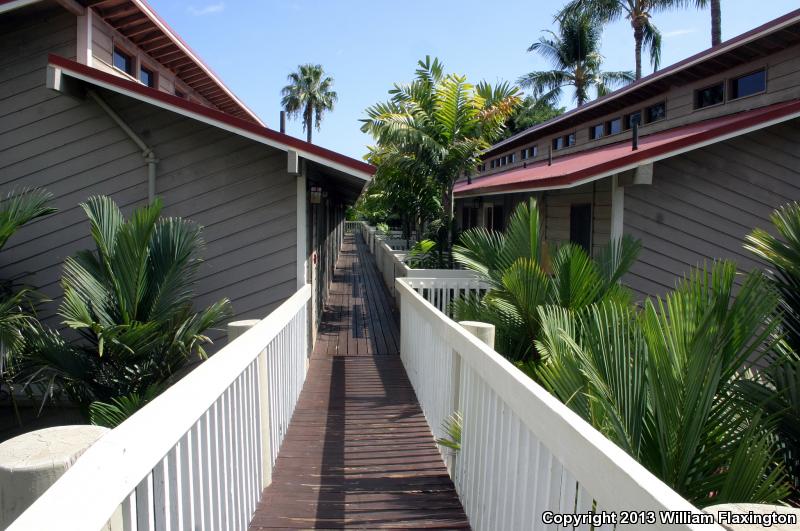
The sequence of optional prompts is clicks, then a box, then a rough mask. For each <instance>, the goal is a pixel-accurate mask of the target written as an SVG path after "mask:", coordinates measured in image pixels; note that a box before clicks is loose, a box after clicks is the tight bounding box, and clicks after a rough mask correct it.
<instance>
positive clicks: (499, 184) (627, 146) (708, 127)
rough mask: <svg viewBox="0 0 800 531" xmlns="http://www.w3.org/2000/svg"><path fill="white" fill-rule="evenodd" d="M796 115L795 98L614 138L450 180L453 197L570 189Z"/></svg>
mask: <svg viewBox="0 0 800 531" xmlns="http://www.w3.org/2000/svg"><path fill="white" fill-rule="evenodd" d="M796 118H800V100H797V99H796V100H791V101H787V102H783V103H776V104H773V105H769V106H767V107H761V108H759V109H754V110H750V111H745V112H741V113H737V114H732V115H728V116H723V117H720V118H714V119H711V120H705V121H702V122H697V123H693V124H689V125H684V126H680V127H674V128H672V129H668V130H666V131H660V132H658V133H653V134H651V135H647V136H643V137H641V138H640V139H639V147H638V149H636V150H634V149H633V148H632V145H631V142H630V141H624V142H617V143H614V144H609V145H606V146H601V147H598V148H594V149H589V150H585V151H581V152H578V153H574V154H571V155H565V156H563V157H558V158H556V159H553V163H552V165H550V164H548V161H546V160H544V161H540V162H537V163H535V164H530V165H527V166H524V167H522V168H515V169H512V170H508V171H505V172H501V173H496V174H493V175H487V176H485V177H480V178H477V179H473V180H472V183H471V184H470V183H467V182H466V181H461V182H459V183H458V184H456V187H455V194H456V197H459V198H465V197H473V196H481V195H496V194H505V193H512V192H530V191H540V190H554V189H563V188H573V187H575V186H580V185H582V184H585V183H588V182H592V181H596V180H598V179H602V178H604V177H609V176H611V175H615V174H619V173H623V172H626V171H629V170H633V169H636V168H638V167H640V166H645V165H648V164H653V163H654V162H658V161H659V160H664V159H667V158H670V157H674V156H676V155H680V154H682V153H686V152H689V151H693V150H695V149H700V148H702V147H705V146H708V145H711V144H715V143H718V142H723V141H725V140H728V139H731V138H734V137H737V136H741V135H744V134H747V133H751V132H753V131H757V130H759V129H764V128H766V127H770V126H772V125H776V124H779V123H782V122H786V121H788V120H793V119H796Z"/></svg>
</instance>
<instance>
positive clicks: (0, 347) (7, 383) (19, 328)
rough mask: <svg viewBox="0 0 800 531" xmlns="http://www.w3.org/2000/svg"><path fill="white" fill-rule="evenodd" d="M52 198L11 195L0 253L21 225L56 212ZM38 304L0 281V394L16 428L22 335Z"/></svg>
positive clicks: (2, 214)
mask: <svg viewBox="0 0 800 531" xmlns="http://www.w3.org/2000/svg"><path fill="white" fill-rule="evenodd" d="M51 199H52V196H51V195H50V194H49V193H48V192H46V191H44V190H41V189H31V190H23V191H21V192H11V193H9V194H8V195H7V196H6V198H5V199H4V200H3V203H2V205H1V206H2V210H0V251H1V250H2V249H3V248H4V247H5V245H6V243H7V242H8V240H9V238H11V237H12V236H13V235H14V234H15V233H16V232H17V231H18V230H19V229H20V227H22V226H23V225H25V224H27V223H29V222H31V221H33V220H34V219H37V218H40V217H43V216H47V215H49V214H52V213H54V212H55V211H56V209H54V208H51V207H49V206H47V204H48V203H49V202H50V200H51ZM40 300H41V297H39V296H38V295H37V294H36V293H35V292H34V291H33V290H32V289H31V288H30V287H28V286H19V285H16V284H15V283H14V282H13V281H12V280H11V279H4V280H2V281H0V390H4V391H7V392H8V395H9V397H10V399H11V402H12V405H13V408H14V414H15V416H16V420H17V423H18V424H22V420H21V418H20V416H19V410H18V408H17V403H16V399H15V396H14V395H15V387H14V378H15V376H16V375H17V374H16V373H17V371H18V369H19V367H18V364H19V359H18V358H19V354H20V351H21V350H22V348H23V346H24V340H25V331H26V330H27V329H29V328H31V327H32V326H33V325H34V324H35V314H34V310H35V307H36V304H37V302H39V301H40Z"/></svg>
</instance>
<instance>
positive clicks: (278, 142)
mask: <svg viewBox="0 0 800 531" xmlns="http://www.w3.org/2000/svg"><path fill="white" fill-rule="evenodd" d="M48 62H49V65H48V73H47V76H48V86H49V87H50V88H53V89H56V90H62V87H63V81H62V79H63V77H64V76H66V77H68V78H71V79H74V80H78V81H81V82H84V83H88V84H91V85H94V86H96V87H100V88H103V89H106V90H109V91H112V92H116V93H118V94H122V95H124V96H128V97H130V98H133V99H135V100H139V101H142V102H144V103H148V104H150V105H153V106H156V107H160V108H162V109H166V110H168V111H171V112H174V113H177V114H180V115H182V116H186V117H187V118H191V119H194V120H197V121H199V122H202V123H205V124H208V125H211V126H213V127H218V128H220V129H224V130H225V131H228V132H230V133H233V134H236V135H239V136H243V137H245V138H249V139H250V140H254V141H256V142H259V143H261V144H265V145H267V146H270V147H273V148H276V149H280V150H282V151H286V152H289V151H295V152H297V154H298V155H299V156H300V157H303V158H304V159H307V160H309V161H312V162H314V163H317V164H319V165H320V166H323V167H326V168H331V169H332V170H335V171H337V172H341V173H343V174H347V175H350V176H352V177H355V178H357V179H360V180H361V181H362V182H363V183H366V182H367V181H368V180H369V179H371V178H372V175H373V174H374V173H375V167H374V166H372V165H370V164H367V163H366V162H362V161H360V160H356V159H353V158H351V157H348V156H346V155H342V154H341V153H336V152H335V151H331V150H329V149H325V148H323V147H320V146H316V145H314V144H310V143H308V142H305V141H303V140H300V139H298V138H295V137H292V136H289V135H286V134H283V133H279V132H277V131H273V130H272V129H267V128H266V127H262V126H260V125H257V124H255V123H253V122H251V121H248V120H244V119H241V118H236V117H234V116H231V115H230V114H227V113H224V112H222V111H218V110H216V109H211V108H209V107H205V106H203V105H199V104H197V103H192V102H189V101H186V100H184V99H183V98H178V97H176V96H172V95H171V94H167V93H165V92H161V91H159V90H156V89H152V88H149V87H146V86H144V85H142V84H141V83H134V82H133V81H128V80H127V79H123V78H121V77H117V76H114V75H112V74H108V73H106V72H102V71H100V70H97V69H95V68H92V67H89V66H86V65H83V64H80V63H76V62H75V61H72V60H70V59H65V58H63V57H60V56H57V55H52V54H51V55H50V56H49V60H48Z"/></svg>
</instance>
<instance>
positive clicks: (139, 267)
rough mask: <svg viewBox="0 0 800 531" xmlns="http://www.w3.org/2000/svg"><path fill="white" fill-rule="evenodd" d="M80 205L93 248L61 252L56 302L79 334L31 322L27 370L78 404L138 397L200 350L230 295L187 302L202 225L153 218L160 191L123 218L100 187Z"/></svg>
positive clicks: (226, 311) (135, 401) (162, 384)
mask: <svg viewBox="0 0 800 531" xmlns="http://www.w3.org/2000/svg"><path fill="white" fill-rule="evenodd" d="M81 207H82V208H83V210H84V211H85V212H86V215H87V217H88V218H89V224H90V227H91V234H92V238H93V240H94V244H95V249H94V250H93V251H92V250H84V251H80V252H79V253H77V254H76V255H75V256H74V257H68V258H67V259H66V260H65V262H64V274H63V277H62V280H61V284H62V287H63V288H64V298H63V301H62V303H61V305H60V307H59V311H58V313H59V316H60V317H61V318H62V320H63V323H64V325H66V326H67V327H69V328H71V329H72V330H73V332H74V334H75V335H77V336H78V337H79V339H78V340H76V341H68V340H66V339H65V338H64V337H62V336H61V335H60V334H59V333H57V332H55V331H51V330H46V329H44V328H39V329H38V330H36V332H35V333H32V334H30V337H29V338H27V341H28V345H27V354H26V358H27V359H26V360H25V361H26V366H27V370H28V372H29V373H31V375H32V377H36V378H38V379H39V380H44V382H45V385H47V387H48V388H51V389H52V388H54V387H58V388H60V389H63V390H64V391H66V392H67V394H68V395H69V396H70V398H71V399H72V400H73V401H74V402H76V403H78V404H81V405H83V406H84V407H87V406H90V404H92V403H94V402H96V401H100V402H104V403H109V402H110V403H111V405H115V404H116V405H117V406H119V405H120V404H129V405H130V404H132V405H133V406H134V407H135V406H137V405H138V406H141V405H143V404H144V403H146V402H147V401H148V400H149V399H150V398H152V396H154V395H155V394H157V393H158V392H159V391H160V390H163V389H164V388H166V386H167V385H168V384H169V383H170V382H171V381H172V380H173V379H174V378H176V377H177V374H178V373H179V372H180V371H182V370H183V369H184V368H186V367H187V366H188V364H189V363H191V362H192V361H193V360H196V359H198V358H199V359H203V358H205V357H206V352H205V350H204V348H203V344H205V343H208V342H210V339H209V338H208V336H207V335H206V333H207V332H206V331H207V330H208V329H210V328H212V327H215V326H217V325H219V324H220V323H221V322H223V320H224V319H225V318H226V317H228V316H230V315H231V307H230V302H229V301H228V299H223V300H220V301H218V302H216V303H214V304H212V305H211V306H209V307H207V308H205V309H202V310H200V311H199V312H197V311H196V310H195V308H194V301H193V287H194V284H195V282H196V278H197V272H198V268H199V266H200V263H201V260H200V257H199V256H198V255H199V252H200V250H201V249H202V246H203V242H202V237H201V228H200V227H199V226H197V225H195V224H193V223H191V222H189V221H187V220H184V219H181V218H161V217H160V213H161V208H162V206H161V202H160V201H159V200H157V201H156V202H154V203H153V204H151V205H148V206H146V207H142V208H140V209H138V210H136V211H135V212H134V213H133V216H132V217H131V218H130V219H129V220H125V219H124V217H123V216H122V213H121V212H120V210H119V208H118V207H117V205H116V204H115V203H114V202H113V201H112V200H111V199H109V198H108V197H102V196H97V197H91V198H89V200H88V201H87V202H86V203H84V204H82V205H81ZM130 413H132V411H127V413H126V415H127V414H130ZM123 416H124V415H123Z"/></svg>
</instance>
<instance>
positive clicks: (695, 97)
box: [692, 79, 728, 111]
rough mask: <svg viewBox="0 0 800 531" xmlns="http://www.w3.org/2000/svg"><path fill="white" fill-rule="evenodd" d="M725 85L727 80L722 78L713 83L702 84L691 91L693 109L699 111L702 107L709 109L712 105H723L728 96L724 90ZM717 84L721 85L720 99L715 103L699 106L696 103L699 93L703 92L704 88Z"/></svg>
mask: <svg viewBox="0 0 800 531" xmlns="http://www.w3.org/2000/svg"><path fill="white" fill-rule="evenodd" d="M727 85H728V83H727V81H726V80H724V79H723V80H720V81H716V82H714V83H710V84H708V85H705V86H702V87H700V88H698V89H695V90H694V91H693V92H692V108H693V110H695V111H701V110H703V109H711V108H713V107H719V106H720V105H725V103H726V102H727V101H728V99H727V98H728V91H727V90H726V89H727ZM717 86H722V99H721V100H720V101H718V102H717V103H712V104H711V105H704V106H702V107H701V106H699V105H698V96H699V95H700V93H701V92H703V91H704V90H708V89H710V88H713V87H717Z"/></svg>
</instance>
